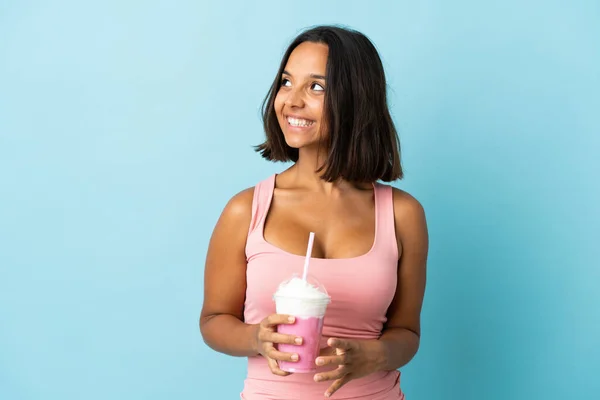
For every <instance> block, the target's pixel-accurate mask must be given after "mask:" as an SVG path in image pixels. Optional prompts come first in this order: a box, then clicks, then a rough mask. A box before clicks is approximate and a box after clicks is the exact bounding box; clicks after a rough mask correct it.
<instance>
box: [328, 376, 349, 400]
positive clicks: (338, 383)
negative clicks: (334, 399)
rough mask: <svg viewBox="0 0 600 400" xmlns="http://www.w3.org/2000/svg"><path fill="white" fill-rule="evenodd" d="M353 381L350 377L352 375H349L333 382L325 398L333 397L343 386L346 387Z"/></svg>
mask: <svg viewBox="0 0 600 400" xmlns="http://www.w3.org/2000/svg"><path fill="white" fill-rule="evenodd" d="M351 379H352V378H351V377H350V374H347V375H345V376H343V377H342V378H340V379H338V380H336V381H335V382H333V383H332V384H331V386H329V389H327V390H326V391H325V397H331V396H332V395H333V394H334V393H335V392H337V391H338V390H339V389H340V388H341V387H342V386H344V385H345V384H346V383H348V381H350V380H351Z"/></svg>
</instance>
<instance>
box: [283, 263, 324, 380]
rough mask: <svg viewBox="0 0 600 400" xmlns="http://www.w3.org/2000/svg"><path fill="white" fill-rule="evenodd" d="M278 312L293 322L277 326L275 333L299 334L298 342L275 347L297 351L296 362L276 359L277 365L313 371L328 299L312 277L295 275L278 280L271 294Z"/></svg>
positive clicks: (291, 369) (290, 351) (291, 351)
mask: <svg viewBox="0 0 600 400" xmlns="http://www.w3.org/2000/svg"><path fill="white" fill-rule="evenodd" d="M273 298H274V300H275V308H276V310H277V313H278V314H288V315H293V316H294V317H296V321H295V322H294V323H293V324H289V325H287V324H284V325H278V327H277V332H279V333H284V334H288V335H295V336H300V337H302V344H301V345H292V344H278V345H277V347H278V350H279V351H282V352H285V353H296V354H298V361H296V362H287V361H279V368H281V369H282V370H283V371H287V372H313V371H315V370H316V365H315V359H316V358H317V356H318V355H319V343H320V341H321V332H322V330H323V318H324V317H325V311H326V309H327V305H328V304H329V302H330V301H331V298H330V297H329V295H328V294H327V291H326V290H325V288H324V287H323V286H322V285H320V284H319V283H318V282H317V281H316V279H314V278H313V277H311V276H310V275H308V276H307V279H306V280H303V279H302V278H300V277H299V276H298V275H297V274H294V276H293V277H292V278H291V279H289V280H287V281H284V282H282V283H281V284H280V285H279V288H278V289H277V292H276V293H275V295H274V296H273Z"/></svg>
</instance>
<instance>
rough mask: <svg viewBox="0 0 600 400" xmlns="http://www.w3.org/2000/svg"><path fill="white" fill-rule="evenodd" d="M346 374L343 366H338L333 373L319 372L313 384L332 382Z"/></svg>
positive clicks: (346, 371)
mask: <svg viewBox="0 0 600 400" xmlns="http://www.w3.org/2000/svg"><path fill="white" fill-rule="evenodd" d="M347 373H348V370H347V369H346V367H344V366H340V367H338V368H336V369H334V370H333V371H327V372H321V373H319V374H316V375H315V377H314V379H315V382H324V381H333V380H335V379H340V378H342V377H343V376H344V375H346V374H347Z"/></svg>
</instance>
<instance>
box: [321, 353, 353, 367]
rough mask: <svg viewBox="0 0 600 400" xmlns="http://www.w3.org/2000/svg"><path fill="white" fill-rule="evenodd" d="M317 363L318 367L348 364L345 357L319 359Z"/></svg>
mask: <svg viewBox="0 0 600 400" xmlns="http://www.w3.org/2000/svg"><path fill="white" fill-rule="evenodd" d="M315 363H316V364H317V365H331V364H335V365H345V364H347V362H346V356H345V355H341V356H327V357H317V359H316V360H315Z"/></svg>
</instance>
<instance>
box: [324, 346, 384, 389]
mask: <svg viewBox="0 0 600 400" xmlns="http://www.w3.org/2000/svg"><path fill="white" fill-rule="evenodd" d="M327 344H328V345H329V346H330V347H331V348H333V349H334V350H335V353H334V355H331V356H319V357H317V359H316V360H315V362H316V364H317V365H319V366H321V365H337V366H338V367H337V369H334V370H333V371H327V372H320V373H318V374H316V375H315V377H314V379H315V381H316V382H323V381H329V380H334V379H335V381H334V382H333V384H331V386H329V389H327V391H326V392H325V397H330V396H331V395H332V394H334V393H335V392H336V391H337V390H339V388H341V387H342V386H344V385H345V384H346V383H348V382H349V381H351V380H352V379H358V378H362V377H363V376H367V375H369V374H371V373H373V372H376V371H378V370H379V367H380V363H381V347H380V343H379V341H378V340H376V339H372V340H355V339H337V338H330V339H329V340H328V341H327Z"/></svg>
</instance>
